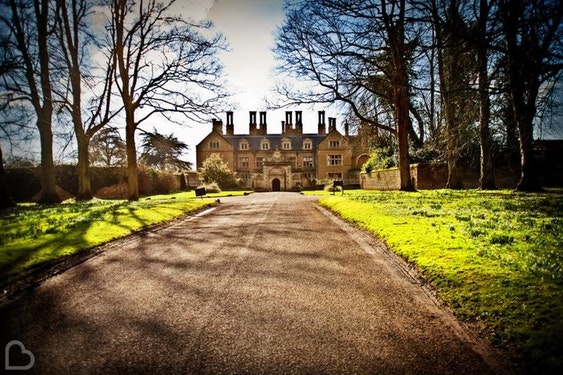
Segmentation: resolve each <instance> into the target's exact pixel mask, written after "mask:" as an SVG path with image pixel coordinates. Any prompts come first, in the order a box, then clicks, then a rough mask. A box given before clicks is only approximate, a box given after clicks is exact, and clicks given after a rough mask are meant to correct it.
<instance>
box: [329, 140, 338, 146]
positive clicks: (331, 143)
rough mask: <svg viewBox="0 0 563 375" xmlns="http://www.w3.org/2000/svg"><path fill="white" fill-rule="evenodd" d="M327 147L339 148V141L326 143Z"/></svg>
mask: <svg viewBox="0 0 563 375" xmlns="http://www.w3.org/2000/svg"><path fill="white" fill-rule="evenodd" d="M328 147H330V148H337V147H340V141H339V140H334V141H328Z"/></svg>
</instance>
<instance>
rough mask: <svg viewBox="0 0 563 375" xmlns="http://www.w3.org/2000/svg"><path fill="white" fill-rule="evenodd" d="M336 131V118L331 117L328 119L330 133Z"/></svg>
mask: <svg viewBox="0 0 563 375" xmlns="http://www.w3.org/2000/svg"><path fill="white" fill-rule="evenodd" d="M333 130H336V117H329V118H328V132H329V133H330V132H331V131H333Z"/></svg>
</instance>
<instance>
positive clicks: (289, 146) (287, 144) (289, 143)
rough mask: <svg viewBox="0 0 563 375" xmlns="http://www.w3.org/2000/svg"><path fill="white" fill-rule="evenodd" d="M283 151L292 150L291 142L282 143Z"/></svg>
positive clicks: (284, 141)
mask: <svg viewBox="0 0 563 375" xmlns="http://www.w3.org/2000/svg"><path fill="white" fill-rule="evenodd" d="M282 150H291V141H290V140H283V141H282Z"/></svg>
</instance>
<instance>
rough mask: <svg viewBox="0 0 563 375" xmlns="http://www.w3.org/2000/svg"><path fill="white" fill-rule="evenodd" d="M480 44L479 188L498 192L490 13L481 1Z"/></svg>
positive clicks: (478, 48) (478, 59)
mask: <svg viewBox="0 0 563 375" xmlns="http://www.w3.org/2000/svg"><path fill="white" fill-rule="evenodd" d="M479 7H480V15H479V38H480V40H479V43H478V44H477V69H478V77H479V138H480V142H479V143H480V147H481V164H480V169H481V175H480V178H479V187H480V188H481V189H482V190H496V189H497V187H496V184H495V175H494V166H493V155H492V152H491V148H492V143H493V141H492V138H491V131H490V128H489V119H490V116H491V103H490V99H489V73H488V72H487V62H488V56H487V45H486V33H487V30H486V22H487V15H488V13H489V11H488V6H487V0H481V1H480V6H479Z"/></svg>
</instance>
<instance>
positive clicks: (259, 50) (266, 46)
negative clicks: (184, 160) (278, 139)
mask: <svg viewBox="0 0 563 375" xmlns="http://www.w3.org/2000/svg"><path fill="white" fill-rule="evenodd" d="M180 1H181V0H180ZM182 10H183V11H186V12H188V14H192V15H193V16H198V15H205V17H206V18H208V19H210V20H211V21H213V23H214V25H215V30H216V31H218V32H221V33H222V34H223V35H224V36H225V37H226V39H227V42H228V43H229V46H230V51H229V52H226V53H222V54H221V56H220V57H221V60H222V62H223V64H224V66H225V73H226V75H227V78H228V80H229V82H230V84H231V90H232V91H233V92H234V93H235V95H234V96H233V98H232V100H233V103H234V105H235V106H234V107H232V108H225V111H227V110H234V124H235V133H236V134H244V133H248V120H249V116H248V112H249V111H264V110H266V108H265V103H264V98H265V97H268V96H271V95H272V94H271V92H272V89H273V88H274V85H275V82H276V81H278V80H281V79H283V75H279V74H276V72H275V66H276V61H275V58H274V54H273V52H272V48H273V47H274V32H275V30H276V27H277V26H278V25H281V23H282V22H283V19H284V11H283V0H215V1H212V0H211V1H202V0H199V1H198V0H193V1H192V2H186V1H184V2H183V4H182ZM320 109H325V110H326V112H327V114H326V116H327V117H329V116H330V117H341V116H339V113H338V112H337V111H336V110H334V109H331V108H321V107H318V108H310V107H309V106H303V107H301V108H291V109H282V110H276V111H268V113H267V122H268V131H269V132H271V133H281V121H282V120H284V117H285V115H284V112H285V111H286V110H302V111H303V124H304V132H311V133H314V132H316V131H317V110H320ZM221 119H222V120H223V121H225V115H224V114H221ZM340 122H341V121H337V123H338V124H340ZM173 131H174V135H175V136H177V137H178V138H179V139H181V140H182V141H184V142H186V143H188V144H189V146H190V149H191V151H190V155H189V158H190V159H189V160H190V161H192V162H195V146H196V144H197V143H199V142H200V141H201V140H202V139H203V138H204V137H205V136H206V135H207V134H208V133H209V131H211V124H206V125H201V124H192V125H191V127H190V128H188V129H180V128H174V129H173Z"/></svg>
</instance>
